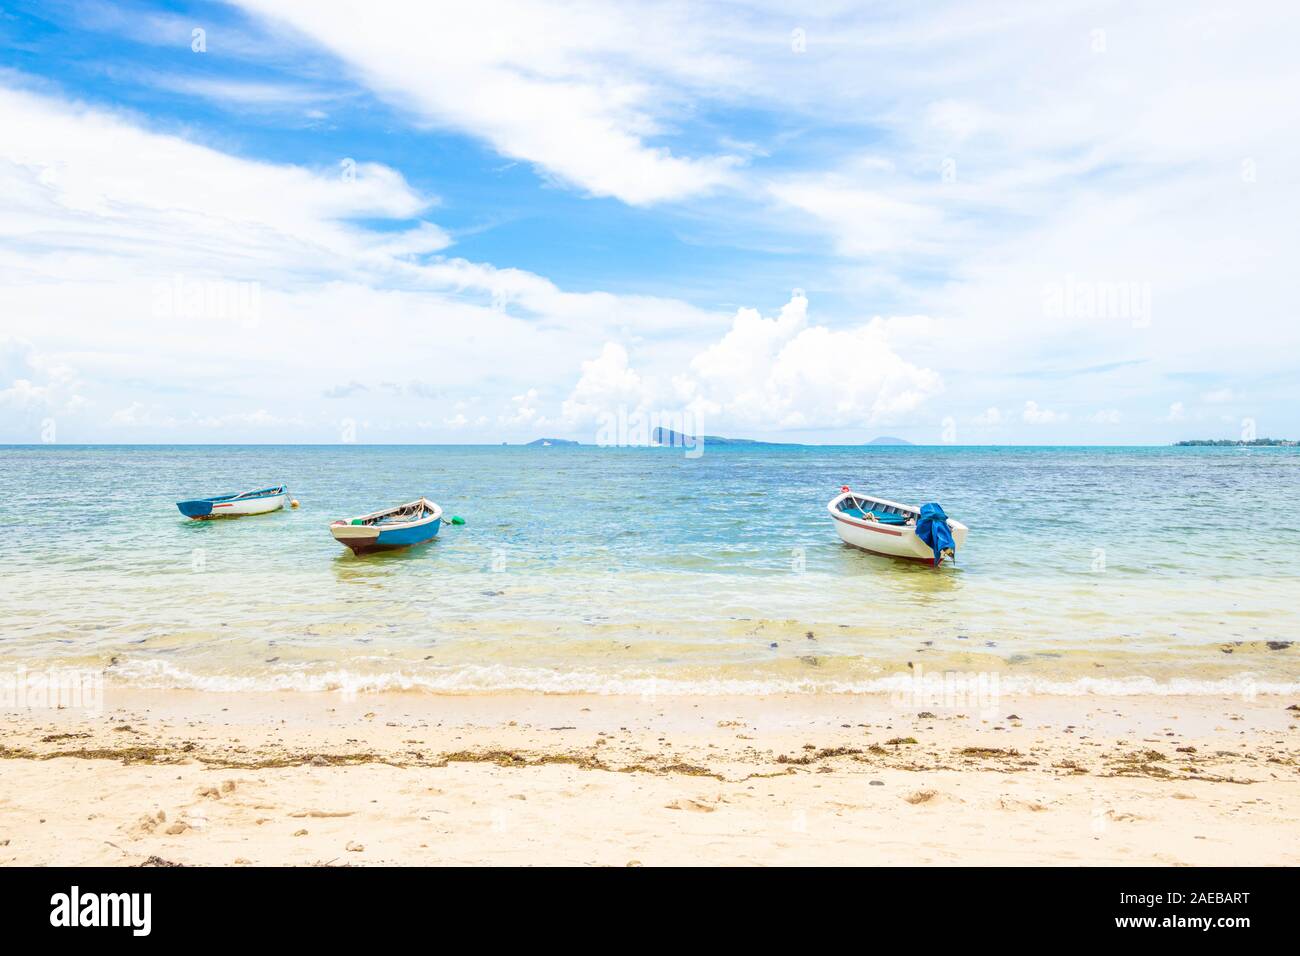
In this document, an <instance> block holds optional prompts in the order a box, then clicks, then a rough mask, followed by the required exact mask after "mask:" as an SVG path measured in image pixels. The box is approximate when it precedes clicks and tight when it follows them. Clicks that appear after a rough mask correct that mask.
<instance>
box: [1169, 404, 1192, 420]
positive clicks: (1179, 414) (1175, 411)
mask: <svg viewBox="0 0 1300 956" xmlns="http://www.w3.org/2000/svg"><path fill="white" fill-rule="evenodd" d="M1186 417H1187V409H1186V408H1184V407H1183V403H1182V402H1174V403H1173V404H1172V405H1170V406H1169V414H1168V415H1166V416H1165V421H1169V422H1181V421H1182V420H1183V419H1184V418H1186Z"/></svg>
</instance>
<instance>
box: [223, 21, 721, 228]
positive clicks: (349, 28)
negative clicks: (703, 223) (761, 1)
mask: <svg viewBox="0 0 1300 956" xmlns="http://www.w3.org/2000/svg"><path fill="white" fill-rule="evenodd" d="M239 2H240V3H241V5H242V6H244V7H245V8H246V9H248V10H249V11H251V12H254V13H257V14H259V15H261V16H263V17H265V18H267V19H270V20H273V21H275V22H277V23H285V24H288V25H289V26H291V27H293V28H294V29H296V30H298V31H300V32H301V33H302V34H304V35H305V36H307V37H310V38H311V39H312V40H314V41H316V42H317V43H320V44H321V45H322V46H324V47H326V48H327V49H329V50H330V51H331V52H333V53H334V54H335V55H337V56H339V57H340V58H341V59H342V60H343V61H344V62H345V63H347V64H348V65H349V66H350V67H351V68H352V69H353V70H354V71H356V73H357V74H358V75H359V76H360V78H361V79H362V80H363V81H364V82H365V83H366V85H368V86H369V87H371V88H372V89H373V90H374V91H375V92H377V93H378V94H379V95H381V96H383V97H386V98H387V99H388V100H389V101H391V102H393V103H395V104H397V105H398V106H399V107H400V108H402V109H403V110H409V111H411V112H414V113H416V114H417V115H418V116H420V117H421V118H422V119H424V120H425V121H427V122H430V123H434V124H437V125H439V126H444V127H448V128H451V129H455V130H459V131H462V132H466V133H469V134H471V135H473V136H477V137H480V138H482V139H484V140H486V141H487V142H488V143H489V144H491V146H492V147H493V148H494V149H496V150H497V151H498V152H499V153H501V154H502V155H504V156H508V157H511V158H514V159H521V160H525V161H527V162H531V163H534V164H536V165H537V166H539V167H540V168H541V169H543V170H545V171H546V172H547V173H548V174H549V175H551V176H554V177H556V178H557V179H560V180H562V181H564V182H567V183H571V184H575V185H577V186H579V187H580V188H582V189H585V190H587V191H589V192H591V193H593V194H595V195H597V196H614V197H616V198H618V199H621V200H623V201H624V202H628V203H632V204H644V203H653V202H659V201H662V200H669V199H680V198H682V197H685V196H690V195H694V194H699V193H701V192H706V191H708V190H711V189H713V188H715V187H717V186H719V185H721V184H724V183H726V182H728V181H729V180H731V179H732V178H733V177H732V171H733V169H734V168H735V167H736V166H737V164H738V163H739V162H740V160H739V158H738V157H736V156H729V155H721V156H703V157H682V156H675V155H673V153H672V152H671V151H670V150H669V149H668V148H667V147H664V146H660V145H654V144H653V142H652V140H653V138H654V137H655V136H657V135H658V134H660V133H662V132H663V131H664V129H665V126H666V125H667V124H670V123H671V122H672V119H673V114H674V112H675V106H676V104H677V103H678V101H679V99H680V96H681V94H682V92H683V90H682V87H683V82H684V81H685V80H686V79H688V78H689V76H690V75H691V74H699V73H701V72H706V73H708V74H709V75H711V76H716V75H718V73H719V68H718V65H717V64H718V63H719V61H720V60H722V59H723V57H722V56H721V55H720V54H719V53H718V52H717V51H716V50H714V51H705V50H700V51H698V53H697V60H698V62H696V63H695V64H691V63H689V62H687V61H688V58H689V56H690V54H691V47H692V42H691V37H692V30H693V29H694V28H695V25H696V24H695V19H694V18H693V17H691V16H690V15H689V11H687V10H685V9H675V8H671V7H670V8H659V9H656V10H655V11H654V12H653V13H649V12H648V11H640V12H637V11H632V10H618V9H615V8H612V7H609V6H606V5H604V4H596V3H581V2H576V3H562V4H557V3H542V2H516V0H484V2H479V3H473V4H435V5H418V4H417V5H411V4H402V3H386V2H382V0H371V2H366V3H357V2H348V0H325V2H322V0H311V2H308V0H287V2H286V0H239ZM362 23H364V24H365V26H364V28H363V29H358V25H359V24H362ZM697 35H698V34H697Z"/></svg>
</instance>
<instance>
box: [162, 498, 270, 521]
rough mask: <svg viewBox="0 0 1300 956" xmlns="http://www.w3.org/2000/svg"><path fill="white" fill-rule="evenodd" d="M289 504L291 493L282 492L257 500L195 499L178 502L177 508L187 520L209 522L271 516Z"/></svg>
mask: <svg viewBox="0 0 1300 956" xmlns="http://www.w3.org/2000/svg"><path fill="white" fill-rule="evenodd" d="M288 503H289V492H288V491H282V492H279V493H277V494H273V495H262V496H258V497H256V498H238V499H230V498H229V497H227V498H195V499H193V500H191V501H178V502H176V507H177V509H178V510H179V511H180V513H181V514H183V515H184V516H185V517H187V518H193V519H194V520H195V521H207V520H209V519H212V518H242V517H245V516H247V515H264V514H269V513H270V512H272V511H279V510H280V509H281V508H283V507H284V506H285V505H287V504H288Z"/></svg>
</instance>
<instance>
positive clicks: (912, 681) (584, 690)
mask: <svg viewBox="0 0 1300 956" xmlns="http://www.w3.org/2000/svg"><path fill="white" fill-rule="evenodd" d="M113 679H114V681H115V682H116V683H119V684H123V685H126V686H130V687H142V688H156V689H176V690H201V691H209V692H214V693H258V692H274V691H298V692H303V693H313V692H314V693H320V692H339V693H343V694H348V695H351V694H366V693H381V692H384V691H415V692H426V693H435V694H486V693H506V692H529V693H542V694H600V695H611V696H636V697H651V696H657V695H663V696H686V697H695V696H700V697H725V696H737V697H754V696H775V695H781V694H863V695H869V694H876V695H893V696H899V695H910V696H914V697H916V698H918V699H920V698H928V697H932V696H933V695H935V694H936V693H943V692H944V691H945V689H947V688H951V687H954V686H955V687H957V688H959V689H962V688H964V689H966V690H967V691H969V690H971V689H974V688H976V687H978V688H979V689H980V692H981V693H985V694H987V693H992V694H997V695H1005V696H1017V697H1021V696H1023V697H1030V696H1051V697H1082V696H1094V697H1133V696H1167V697H1184V696H1186V697H1201V696H1236V697H1245V698H1250V697H1255V696H1279V695H1294V694H1297V693H1300V683H1297V682H1279V681H1266V680H1260V679H1258V678H1256V677H1255V676H1254V675H1253V674H1251V673H1242V674H1238V675H1234V676H1232V677H1228V678H1223V679H1219V680H1204V679H1197V678H1171V679H1169V680H1164V681H1161V680H1156V679H1155V678H1151V677H1126V678H1095V677H1082V678H1076V679H1067V680H1061V679H1053V678H1050V677H1045V676H1029V675H1006V674H1000V673H994V672H987V673H985V672H981V673H976V672H970V671H960V672H931V673H929V674H925V675H922V676H918V675H916V674H913V673H898V674H891V675H888V676H883V677H874V678H870V679H865V680H852V681H844V680H833V679H822V680H810V679H798V680H796V679H791V678H758V679H712V678H709V679H699V678H694V679H689V678H665V677H655V676H620V675H610V674H596V673H592V672H586V671H572V672H558V671H551V670H545V669H541V668H521V667H507V666H466V667H461V668H457V669H455V670H447V671H443V672H437V673H432V672H426V673H411V672H407V671H401V670H398V671H388V672H382V673H370V674H367V673H358V672H356V671H349V670H341V669H335V670H328V671H305V670H299V671H279V672H267V673H262V674H200V673H195V672H193V671H188V670H184V669H182V668H178V667H176V666H175V665H173V664H171V663H169V662H165V661H147V662H138V663H132V664H126V665H124V666H122V667H120V668H117V669H115V670H114V672H113Z"/></svg>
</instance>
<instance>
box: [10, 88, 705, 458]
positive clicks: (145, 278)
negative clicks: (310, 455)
mask: <svg viewBox="0 0 1300 956" xmlns="http://www.w3.org/2000/svg"><path fill="white" fill-rule="evenodd" d="M3 83H4V78H3V77H0V301H3V302H4V303H5V307H4V316H3V321H4V323H5V326H6V328H8V327H13V328H15V329H21V330H22V332H23V334H24V335H25V336H26V337H27V338H28V339H30V344H31V346H32V348H33V350H34V351H33V352H32V354H33V355H39V356H41V359H40V363H41V364H40V368H39V369H37V372H40V374H37V373H36V372H32V371H30V370H28V371H24V372H23V373H22V374H18V373H15V374H14V375H11V376H10V377H9V378H7V379H6V380H5V381H3V382H0V391H2V392H3V393H4V394H3V398H4V401H5V403H6V406H7V407H10V408H12V409H16V408H17V406H18V405H19V404H21V405H23V406H24V407H26V408H27V409H28V412H27V413H25V416H26V417H24V418H23V420H22V421H21V422H19V421H17V420H16V419H14V418H13V416H12V415H11V416H9V417H8V418H7V419H5V420H3V421H0V433H6V432H7V433H8V434H10V435H12V436H13V437H15V438H25V437H26V436H29V435H30V434H31V422H30V421H29V420H28V419H29V418H30V416H31V415H32V414H35V411H34V409H35V408H36V405H37V404H38V403H41V402H44V403H47V404H48V403H49V402H52V401H53V402H56V403H62V404H59V405H58V407H60V408H62V409H63V410H64V413H66V410H67V409H68V407H69V406H68V405H67V401H69V400H71V396H72V395H73V394H76V395H78V396H83V395H84V396H85V397H86V398H87V399H89V400H94V401H95V402H96V405H97V407H102V408H104V409H105V411H104V412H103V416H104V418H103V424H104V425H108V424H109V423H110V421H111V422H112V427H113V429H114V432H113V436H114V437H115V438H118V439H120V438H122V437H130V438H138V439H146V438H148V436H149V430H151V429H166V428H171V427H174V425H175V424H176V423H185V425H186V426H187V427H193V428H205V427H209V426H211V427H214V428H215V427H220V428H223V429H228V430H233V429H235V428H238V427H239V426H240V425H241V424H243V425H246V426H247V427H248V428H249V429H257V431H256V432H253V431H250V434H256V435H261V434H262V432H263V431H265V430H266V429H265V428H264V427H263V426H264V421H263V420H262V419H260V418H257V417H252V416H255V415H256V412H257V410H258V409H261V408H267V409H276V410H277V412H278V411H279V410H281V409H284V410H285V412H284V414H283V415H278V416H277V417H280V418H283V419H284V420H285V422H286V423H289V425H288V426H287V427H293V429H294V430H293V431H290V432H286V433H285V436H284V437H286V438H303V436H302V434H301V433H300V430H299V429H298V427H297V426H296V425H294V424H293V423H295V422H300V421H302V422H308V423H315V424H314V427H316V428H317V431H316V432H315V433H314V435H313V436H310V437H314V438H316V439H321V438H325V439H328V438H329V436H332V435H333V434H335V433H336V431H337V416H338V415H339V414H341V412H340V411H339V409H338V408H337V407H329V408H326V407H322V406H320V405H318V404H317V403H318V402H319V400H320V399H321V397H322V396H324V397H330V398H335V399H346V400H347V402H348V404H347V405H346V406H345V408H344V412H346V413H347V414H349V415H350V416H351V417H353V418H357V419H359V418H360V417H361V416H362V415H363V414H365V415H369V416H372V417H373V419H374V421H376V422H377V423H379V422H380V421H381V420H386V421H387V422H388V427H390V428H391V430H392V431H394V432H398V431H400V430H401V427H402V425H401V422H402V421H403V420H404V418H403V417H402V416H405V415H406V414H407V413H408V412H410V413H411V414H415V412H414V411H413V410H411V408H410V405H409V403H407V404H403V403H401V402H399V401H395V399H396V398H401V399H405V398H412V397H415V398H420V399H423V400H427V401H429V402H437V401H440V400H442V393H443V390H444V389H445V390H446V391H447V394H448V396H449V398H448V399H447V400H448V401H450V400H453V399H454V396H455V392H456V391H457V390H458V389H468V388H476V387H478V386H479V385H480V384H481V383H483V382H484V375H485V365H484V355H485V354H486V352H485V350H486V349H488V348H491V349H492V354H493V356H494V358H493V360H492V363H491V370H490V375H489V378H490V379H491V384H492V388H493V390H494V396H495V397H497V400H499V399H500V397H503V396H509V395H516V394H520V393H521V392H526V390H527V389H528V388H529V387H534V386H541V385H543V384H548V385H549V386H550V387H556V388H560V387H564V385H566V384H567V383H568V382H571V381H572V378H571V376H572V374H573V372H574V370H575V368H576V366H577V364H578V360H579V357H580V356H581V355H582V354H584V352H586V351H587V350H589V349H590V347H591V341H592V339H593V338H595V339H596V341H601V340H602V339H612V338H616V337H617V338H625V339H626V340H628V341H637V340H638V339H639V338H640V337H641V336H644V335H655V336H659V337H661V338H665V339H667V341H666V344H665V346H664V349H663V352H664V354H666V355H672V354H676V350H680V349H681V348H683V347H685V346H686V345H688V344H689V343H690V341H691V340H692V339H693V338H696V337H700V336H702V335H705V334H707V333H708V331H709V329H711V328H714V327H718V326H719V325H720V324H721V323H722V322H723V321H724V317H723V316H721V315H716V314H711V313H708V312H706V311H703V310H701V309H698V308H695V307H693V306H691V305H689V304H687V303H684V302H681V301H677V300H673V299H666V298H662V297H656V296H644V295H613V294H609V293H604V292H590V293H571V292H566V291H564V290H562V289H559V288H557V287H556V286H555V285H554V284H553V283H552V282H550V281H549V280H547V279H545V278H543V277H541V276H538V275H535V274H532V273H529V272H525V271H522V270H517V269H499V268H496V267H494V266H492V265H490V264H485V263H474V262H469V261H466V260H464V259H448V258H441V257H439V256H438V255H437V253H438V251H439V250H440V249H442V248H443V247H444V246H445V245H446V243H447V241H448V237H447V235H446V233H445V232H444V231H443V230H441V229H440V228H439V227H437V226H436V225H434V224H432V223H424V224H422V225H419V226H417V227H415V228H413V229H411V230H409V231H406V232H399V233H396V234H394V233H393V232H392V231H371V230H369V229H367V228H365V227H364V226H362V225H359V224H358V221H359V220H365V219H371V218H380V219H382V218H392V217H396V218H401V219H404V218H407V217H409V216H411V215H414V214H418V213H419V212H420V211H421V210H424V209H426V208H428V207H429V206H430V205H431V204H432V202H433V200H432V198H431V197H428V196H424V195H420V194H418V193H417V192H415V191H414V190H412V189H411V188H410V187H409V186H408V185H406V183H405V182H404V180H403V179H402V177H401V176H400V175H398V174H397V173H395V172H393V171H392V170H388V169H386V168H385V167H382V166H377V165H373V164H366V163H361V164H359V165H358V166H357V167H356V173H357V179H356V181H355V182H347V181H345V180H344V179H342V178H341V176H340V174H341V172H342V171H341V170H338V169H327V170H320V171H311V170H306V169H303V168H299V167H293V166H281V165H275V164H269V163H259V162H254V161H250V160H246V159H241V158H239V157H234V156H229V155H226V154H223V153H221V152H219V151H216V150H213V149H210V148H208V147H204V146H199V145H196V144H193V143H189V142H187V141H185V140H183V139H180V138H178V137H175V136H171V135H166V134H160V133H155V132H151V131H148V130H145V129H142V128H140V127H139V126H137V125H134V124H133V122H132V121H129V120H128V119H126V118H123V117H120V116H117V115H115V114H112V113H109V112H105V111H102V110H97V109H91V108H88V107H85V106H80V105H76V104H70V103H66V102H63V101H60V100H57V99H53V98H50V97H47V96H42V95H37V94H33V93H30V92H26V91H20V90H15V89H11V88H5V87H4V85H3ZM20 132H21V135H19V133H20ZM178 279H179V280H181V284H182V285H183V286H189V285H194V286H196V287H206V286H209V285H212V284H214V283H216V284H229V285H235V284H239V285H240V286H241V287H242V286H244V285H249V284H252V285H253V287H254V288H255V289H256V291H257V293H258V294H257V296H256V304H257V308H256V309H255V310H253V312H252V314H250V315H249V316H246V317H245V318H247V319H248V320H249V321H247V322H243V323H238V322H237V323H230V322H229V321H228V319H223V318H222V317H220V316H217V315H206V314H198V315H190V314H188V313H185V314H180V313H179V312H178V311H177V310H174V309H173V310H162V311H160V310H159V309H158V308H157V304H158V300H159V296H158V292H159V290H160V289H163V290H170V289H172V288H173V287H174V286H175V285H176V283H177V280H178ZM200 312H201V313H202V312H203V310H202V309H201V310H200ZM216 329H221V330H222V331H223V332H224V333H233V334H220V335H214V334H213V331H214V330H216ZM678 336H680V340H677V339H675V337H678ZM250 342H256V343H257V344H256V347H250V345H249V343H250ZM502 343H506V345H507V347H504V348H503V347H500V345H501V344H502ZM588 354H589V353H588ZM431 363H433V364H434V365H435V366H436V377H434V375H432V374H431V372H430V364H431ZM74 367H75V368H76V369H77V372H76V373H72V372H71V371H70V370H71V369H72V368H74ZM42 376H44V377H42ZM74 379H75V382H74V381H73V380H74ZM430 380H433V381H436V382H437V385H436V386H432V385H429V384H427V383H428V382H429V381H430ZM384 383H388V385H387V386H385V384H384ZM55 386H57V388H55ZM74 386H75V388H74ZM59 389H62V390H63V391H66V392H68V394H67V395H66V396H65V395H63V391H59ZM137 405H138V406H139V407H135V406H137ZM113 409H117V410H119V411H122V410H126V411H123V413H122V414H120V415H117V416H116V418H115V419H114V418H113V414H114V413H113V412H112V410H113ZM14 414H17V413H16V412H14ZM419 414H421V419H420V420H422V421H423V420H425V419H426V418H427V417H428V412H427V410H425V411H424V412H422V413H419ZM538 414H539V415H540V411H539V412H538ZM240 416H244V417H242V418H241V417H240ZM441 417H443V416H442V415H440V414H439V415H437V416H436V417H435V419H434V420H438V419H440V418H441ZM467 417H469V418H471V419H473V418H474V416H468V415H467ZM478 417H479V418H480V419H481V418H483V416H482V415H480V416H478ZM505 418H506V419H507V420H510V421H517V422H518V423H519V424H518V426H517V427H519V428H524V427H526V425H525V424H524V421H525V420H524V419H522V418H521V417H520V413H519V412H518V411H515V410H512V411H511V412H510V413H508V414H507V415H506V416H505ZM481 424H489V423H488V422H487V421H486V420H484V422H482V423H481ZM92 425H93V423H92ZM88 427H90V426H88ZM378 427H380V425H379V424H376V428H378ZM124 428H132V429H135V431H133V432H132V433H131V434H130V435H129V436H122V434H121V429H124ZM483 437H489V436H483ZM303 440H308V439H307V438H303Z"/></svg>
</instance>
